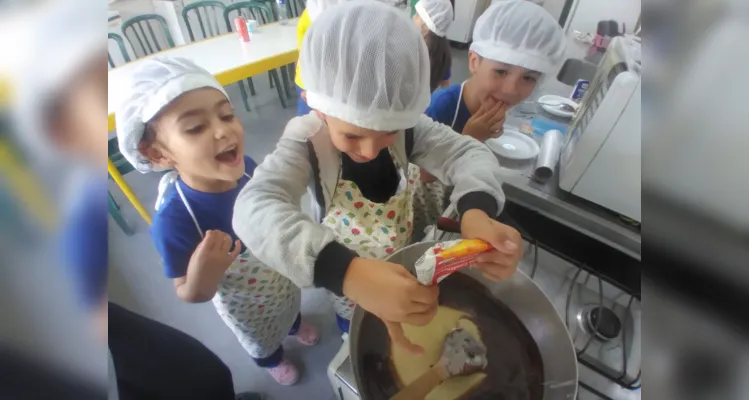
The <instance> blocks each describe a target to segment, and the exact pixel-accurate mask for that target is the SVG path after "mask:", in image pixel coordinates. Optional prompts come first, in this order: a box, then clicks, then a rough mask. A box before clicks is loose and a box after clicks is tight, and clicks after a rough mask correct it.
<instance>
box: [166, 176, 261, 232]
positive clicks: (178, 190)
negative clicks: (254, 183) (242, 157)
mask: <svg viewBox="0 0 749 400" xmlns="http://www.w3.org/2000/svg"><path fill="white" fill-rule="evenodd" d="M244 176H246V177H247V178H252V176H251V175H249V174H247V173H246V172H245V173H244ZM174 186H175V187H176V188H177V193H178V194H179V197H180V199H182V204H184V205H185V208H186V209H187V212H188V213H190V217H191V218H192V222H194V223H195V228H197V229H198V233H199V234H200V237H201V238H202V237H204V236H205V235H204V234H203V230H202V229H200V224H198V219H197V218H196V217H195V213H194V212H193V211H192V207H190V202H189V201H187V197H185V193H184V192H182V188H181V187H180V186H179V182H178V181H176V180H175V181H174Z"/></svg>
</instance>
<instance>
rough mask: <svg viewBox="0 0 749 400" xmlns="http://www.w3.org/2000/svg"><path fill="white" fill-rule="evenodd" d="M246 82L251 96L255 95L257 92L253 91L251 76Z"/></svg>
mask: <svg viewBox="0 0 749 400" xmlns="http://www.w3.org/2000/svg"><path fill="white" fill-rule="evenodd" d="M247 84H248V85H249V86H250V94H251V95H253V96H254V95H256V94H257V93H255V83H254V82H252V78H247Z"/></svg>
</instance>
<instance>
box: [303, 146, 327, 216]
mask: <svg viewBox="0 0 749 400" xmlns="http://www.w3.org/2000/svg"><path fill="white" fill-rule="evenodd" d="M307 154H308V155H309V163H310V165H311V166H312V180H313V181H315V197H316V198H317V205H318V206H319V207H320V210H323V212H322V213H321V214H320V215H321V218H322V214H325V196H324V195H323V191H322V181H321V179H320V164H319V163H318V160H317V154H316V153H315V146H314V145H313V144H312V141H309V140H308V141H307ZM317 222H322V220H320V221H317Z"/></svg>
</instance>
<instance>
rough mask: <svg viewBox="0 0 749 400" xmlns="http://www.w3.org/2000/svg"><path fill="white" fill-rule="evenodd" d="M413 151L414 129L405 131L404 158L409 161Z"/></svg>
mask: <svg viewBox="0 0 749 400" xmlns="http://www.w3.org/2000/svg"><path fill="white" fill-rule="evenodd" d="M413 150H414V128H408V129H406V158H408V159H409V160H410V159H411V153H412V152H413Z"/></svg>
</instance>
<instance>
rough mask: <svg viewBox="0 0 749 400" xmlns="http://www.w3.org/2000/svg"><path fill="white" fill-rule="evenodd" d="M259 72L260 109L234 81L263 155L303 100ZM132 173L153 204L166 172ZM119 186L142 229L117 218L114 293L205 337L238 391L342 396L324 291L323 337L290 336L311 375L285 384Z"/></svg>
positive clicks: (319, 308) (457, 66) (250, 134)
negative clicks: (177, 282) (196, 288)
mask: <svg viewBox="0 0 749 400" xmlns="http://www.w3.org/2000/svg"><path fill="white" fill-rule="evenodd" d="M453 60H454V61H453V74H452V76H453V77H452V81H453V82H460V81H462V80H463V79H465V77H466V76H467V73H468V72H467V70H468V68H467V60H466V51H465V50H453ZM253 80H254V81H255V87H256V88H257V89H258V93H257V96H255V97H252V98H251V99H250V107H251V108H252V111H251V112H249V113H248V112H245V111H244V108H243V106H242V101H241V98H240V97H239V89H238V88H237V87H236V85H233V86H230V87H228V88H227V89H228V91H229V94H230V96H231V97H232V102H233V103H234V105H235V107H236V109H237V113H238V115H239V116H240V117H241V119H242V124H243V126H244V128H245V131H246V135H247V136H246V140H245V153H246V154H247V155H249V156H250V157H252V158H253V159H254V160H255V161H257V162H258V163H260V162H262V160H263V158H264V157H265V155H267V154H268V153H270V152H271V151H272V150H273V149H274V147H275V144H276V142H277V141H278V138H279V137H280V135H281V132H282V131H283V127H284V126H285V125H286V122H287V121H288V120H289V119H291V118H292V117H293V116H294V115H296V108H295V100H292V101H291V104H290V105H289V108H287V109H283V108H281V105H280V102H279V100H278V97H277V95H276V91H275V89H270V88H269V86H268V79H267V74H262V75H260V76H258V77H256V78H254V79H253ZM125 179H126V180H127V181H128V183H129V184H130V185H131V186H132V188H133V190H134V191H135V193H136V194H137V195H138V197H139V198H140V200H141V201H142V202H143V203H144V204H145V205H146V206H147V207H148V208H149V209H152V207H151V206H152V205H153V204H154V201H155V199H156V188H157V184H158V180H159V176H158V174H148V175H141V174H139V173H138V172H132V173H130V174H128V175H126V176H125ZM112 193H113V195H114V196H115V198H116V199H117V201H118V202H119V203H120V204H122V205H123V207H122V212H123V214H124V216H125V218H127V219H128V220H129V221H130V222H131V223H132V224H133V225H135V229H136V233H135V235H133V236H130V237H128V236H125V235H124V234H123V233H122V231H121V230H120V229H119V227H117V225H116V224H114V223H113V222H112V221H111V220H110V224H109V260H110V269H109V271H110V278H109V297H110V300H111V301H113V302H116V303H119V304H121V305H123V306H125V307H128V308H130V309H132V310H134V311H136V312H138V313H140V314H142V315H145V316H147V317H150V318H153V319H156V320H158V321H161V322H164V323H166V324H169V325H171V326H174V327H176V328H178V329H181V330H182V331H184V332H186V333H188V334H190V335H192V336H194V337H196V338H198V339H199V340H200V341H202V342H203V343H204V344H205V345H206V346H208V348H210V349H211V350H213V351H214V352H215V353H216V354H218V355H219V356H220V357H221V359H223V360H224V362H225V363H226V364H227V365H228V366H229V367H230V368H231V370H232V373H233V375H234V385H235V388H236V390H237V391H247V390H252V391H258V392H262V393H264V394H266V395H267V398H268V399H269V400H281V399H300V398H303V399H306V400H318V399H322V400H328V399H333V398H334V394H333V391H332V389H331V387H330V383H329V381H328V378H327V375H326V373H327V367H328V363H329V362H330V360H331V358H332V357H333V356H334V355H335V353H336V352H337V351H338V349H339V348H340V345H341V338H340V332H339V330H338V328H337V326H336V324H335V319H334V317H333V310H332V308H331V306H330V304H329V303H328V299H327V295H326V293H325V292H324V291H322V290H317V289H315V290H304V293H303V297H302V313H303V315H305V316H306V317H308V318H310V319H311V320H312V321H313V322H314V323H315V324H317V326H318V327H319V328H320V329H321V332H322V338H321V340H320V343H318V344H317V346H315V347H312V348H303V347H301V346H300V345H298V344H297V343H296V342H295V341H294V340H289V341H288V345H287V347H286V348H287V353H288V355H289V357H290V358H291V359H292V360H294V361H296V362H297V363H298V365H299V366H300V367H301V368H302V371H303V378H302V380H301V381H300V382H299V383H297V384H296V385H294V386H291V387H282V386H280V385H278V384H276V383H275V381H273V380H272V378H270V376H268V375H267V373H266V372H264V371H262V370H260V369H258V368H257V367H256V366H255V365H254V364H253V362H252V360H251V359H250V358H249V356H248V355H247V354H246V353H245V352H244V350H243V349H242V347H241V346H240V345H239V343H238V342H237V340H236V338H235V337H234V335H233V334H232V333H231V332H230V331H229V329H228V328H227V327H226V326H225V325H224V323H223V322H222V321H221V319H220V318H219V316H218V314H216V311H215V310H214V308H213V306H212V305H211V304H210V303H204V304H198V305H196V304H186V303H183V302H181V301H180V300H179V299H178V298H177V297H176V295H175V293H174V287H173V284H172V282H171V280H169V279H167V278H165V277H164V275H163V273H162V269H161V265H160V260H159V256H158V254H157V252H156V250H155V249H154V247H153V245H152V244H151V240H150V237H149V235H148V232H147V226H146V224H145V222H144V221H143V220H142V219H140V217H139V216H138V214H137V213H136V211H135V210H134V209H133V208H132V207H131V206H129V205H128V203H127V201H126V200H125V199H124V196H123V195H122V193H121V192H120V191H119V189H117V188H116V187H115V186H114V184H112ZM305 203H306V202H303V204H305Z"/></svg>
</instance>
